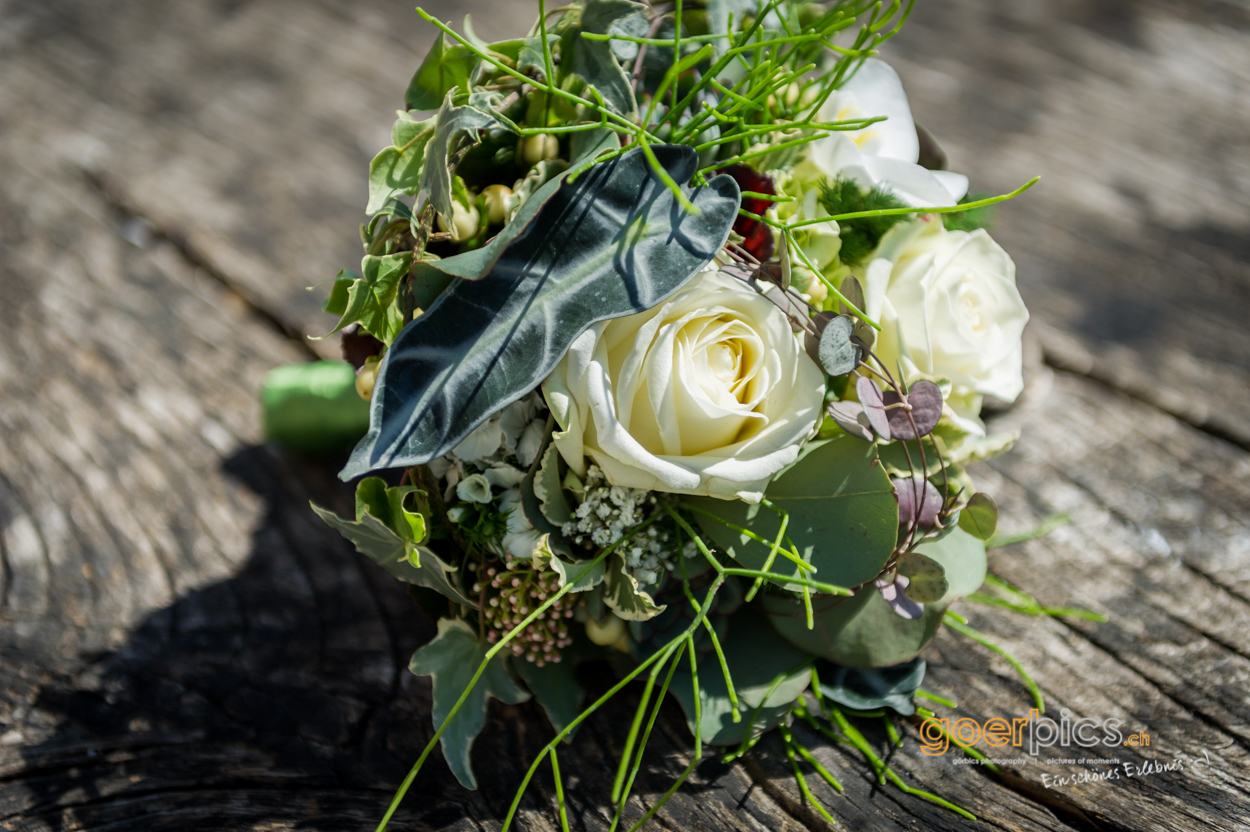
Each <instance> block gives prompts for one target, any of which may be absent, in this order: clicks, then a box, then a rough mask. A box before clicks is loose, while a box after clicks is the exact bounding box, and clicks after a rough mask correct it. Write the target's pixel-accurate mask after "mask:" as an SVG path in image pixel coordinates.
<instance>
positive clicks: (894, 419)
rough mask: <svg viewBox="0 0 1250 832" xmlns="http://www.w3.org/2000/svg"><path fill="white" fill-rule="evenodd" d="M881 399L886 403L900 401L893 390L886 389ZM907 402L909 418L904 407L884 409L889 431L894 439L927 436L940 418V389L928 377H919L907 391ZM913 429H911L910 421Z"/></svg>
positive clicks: (907, 439) (911, 438) (890, 403)
mask: <svg viewBox="0 0 1250 832" xmlns="http://www.w3.org/2000/svg"><path fill="white" fill-rule="evenodd" d="M883 400H884V402H885V404H886V405H892V404H898V403H899V402H901V401H902V399H901V398H899V395H898V394H897V393H895V392H894V391H893V390H887V391H886V393H885V394H884V397H883ZM907 403H908V404H909V405H911V411H910V413H911V418H910V419H909V418H908V412H909V411H907V410H906V409H905V408H902V407H897V408H894V409H893V410H888V411H886V412H887V413H888V414H889V418H890V433H891V435H892V436H893V437H894V438H895V439H903V440H906V441H911V440H913V439H916V438H917V437H918V436H928V435H929V434H930V433H931V432H932V431H933V429H934V428H935V427H937V423H938V419H940V418H942V391H941V390H940V389H939V388H938V386H937V385H936V384H934V383H933V382H931V381H929V380H928V379H921V380H920V381H917V382H916V383H915V384H913V385H912V386H911V389H910V390H908V391H907ZM913 422H914V423H915V429H914V430H913V429H912V423H913Z"/></svg>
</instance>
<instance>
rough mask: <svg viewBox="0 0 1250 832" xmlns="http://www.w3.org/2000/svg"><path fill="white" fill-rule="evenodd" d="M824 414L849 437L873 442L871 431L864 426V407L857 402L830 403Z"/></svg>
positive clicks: (865, 419) (865, 420)
mask: <svg viewBox="0 0 1250 832" xmlns="http://www.w3.org/2000/svg"><path fill="white" fill-rule="evenodd" d="M825 412H827V413H828V414H829V415H830V417H832V418H833V421H835V422H837V424H838V427H840V428H842V430H844V431H846V432H847V433H849V434H850V435H851V436H855V437H858V438H860V439H863V440H864V441H866V442H871V441H872V440H873V434H872V429H871V428H869V427H868V426H867V425H866V424H865V423H866V422H867V421H868V420H867V418H865V417H864V406H863V405H862V404H860V403H859V402H830V403H829V404H828V406H827V407H826V408H825Z"/></svg>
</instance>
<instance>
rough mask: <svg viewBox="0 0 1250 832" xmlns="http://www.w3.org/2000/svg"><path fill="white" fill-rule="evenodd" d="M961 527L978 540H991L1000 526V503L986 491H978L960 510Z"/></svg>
mask: <svg viewBox="0 0 1250 832" xmlns="http://www.w3.org/2000/svg"><path fill="white" fill-rule="evenodd" d="M959 528H961V529H963V530H964V531H966V532H967V533H968V534H970V535H972V536H973V537H975V538H976V539H977V540H989V539H990V538H991V537H993V536H994V531H995V530H996V529H997V528H998V503H996V502H994V498H993V497H991V496H990V495H989V494H986V493H985V492H984V491H978V492H977V493H976V494H973V495H972V498H971V499H970V500H968V505H966V506H964V509H963V511H961V512H959Z"/></svg>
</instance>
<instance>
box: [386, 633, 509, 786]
mask: <svg viewBox="0 0 1250 832" xmlns="http://www.w3.org/2000/svg"><path fill="white" fill-rule="evenodd" d="M489 647H490V645H488V644H482V643H480V642H479V641H478V640H477V635H476V634H474V632H473V631H472V630H471V629H469V625H468V624H466V623H464V622H463V621H461V620H460V619H450V618H444V619H442V620H440V621H439V622H438V635H437V636H435V637H434V640H433V641H431V642H430V643H429V644H427V645H425V646H424V647H422V648H421V649H420V650H418V651H417V652H415V653H413V654H412V661H411V662H409V663H408V669H409V670H410V671H411V672H412V673H413V674H414V675H416V676H430V677H432V679H431V681H432V683H433V685H432V686H433V688H434V709H433V710H434V727H435V728H436V729H437V728H438V726H439V725H442V724H443V720H444V719H446V718H447V715H448V714H449V713H451V709H452V707H453V706H455V704H456V700H458V699H459V698H460V696H461V694H463V693H464V691H465V689H466V688H467V687H468V686H469V681H470V680H471V679H472V678H473V674H474V673H476V672H477V669H478V666H479V665H481V663H482V660H483V659H484V658H486V652H487V650H488V648H489ZM487 695H490V696H493V697H495V698H496V699H499V700H502V701H504V702H507V703H508V704H510V705H516V704H519V703H521V702H524V701H525V700H527V699H529V694H528V693H526V692H525V691H523V690H521V688H519V687H517V685H516V683H515V682H513V681H512V677H510V676H509V675H508V667H507V665H506V664H505V663H504V657H503V656H502V655H498V656H495V657H494V658H493V659H491V661H490V664H488V665H487V666H486V671H485V672H484V673H483V674H482V678H480V679H478V681H477V684H476V685H474V686H473V690H472V691H470V692H469V696H468V698H467V699H466V700H465V702H464V704H463V705H461V706H460V710H459V711H457V712H456V715H455V717H453V718H452V720H451V723H450V724H449V725H448V726H447V730H446V731H444V732H443V736H442V738H441V740H440V743H441V745H442V748H443V757H444V758H445V759H446V760H447V766H448V767H449V768H450V769H451V771H452V774H455V775H456V779H457V780H459V781H460V785H462V786H464V787H465V788H466V789H476V788H477V779H476V778H475V777H474V776H473V767H472V765H471V764H470V762H469V750H470V749H471V748H472V747H473V740H475V739H476V738H477V735H478V734H479V733H481V731H482V727H483V726H484V725H486V697H487Z"/></svg>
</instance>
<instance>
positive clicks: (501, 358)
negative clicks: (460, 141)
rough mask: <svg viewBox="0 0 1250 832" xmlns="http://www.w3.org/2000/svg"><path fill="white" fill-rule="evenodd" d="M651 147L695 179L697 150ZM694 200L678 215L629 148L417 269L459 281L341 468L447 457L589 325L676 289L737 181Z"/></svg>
mask: <svg viewBox="0 0 1250 832" xmlns="http://www.w3.org/2000/svg"><path fill="white" fill-rule="evenodd" d="M440 129H441V127H440ZM654 152H655V154H656V156H657V157H658V158H659V159H660V160H661V162H662V164H663V165H664V167H665V169H666V171H668V175H671V176H672V177H674V178H676V179H678V180H680V181H687V180H689V179H690V177H691V176H692V175H693V174H694V172H695V167H696V165H697V161H696V155H695V152H694V151H693V150H692V149H690V148H687V147H667V146H660V147H656V148H655V149H654ZM690 198H691V199H692V200H693V202H694V204H695V205H697V206H698V207H699V211H700V213H699V214H698V215H694V214H691V213H689V212H687V211H683V210H681V209H680V207H679V206H678V205H677V204H676V199H675V197H674V196H673V194H672V193H671V192H670V191H669V190H668V189H667V187H666V186H665V185H664V184H663V182H661V181H660V179H659V178H658V177H657V176H655V174H654V173H653V171H652V170H651V169H650V166H649V165H648V163H647V160H646V157H645V156H644V154H643V153H641V152H640V151H632V152H631V153H628V154H625V155H623V156H620V157H618V158H617V159H614V160H612V161H611V162H607V163H604V164H599V165H595V166H594V167H593V168H591V169H590V170H588V171H586V172H585V173H583V174H582V175H581V176H580V177H579V178H578V179H577V181H576V182H575V183H571V184H570V183H566V182H565V181H564V180H563V179H561V178H557V179H553V180H552V181H551V182H548V183H547V184H546V185H544V186H543V187H542V188H540V189H539V191H538V192H537V193H535V195H534V196H532V197H531V198H530V199H529V200H528V201H527V202H526V203H525V205H523V206H522V207H521V211H520V212H519V213H518V214H517V216H516V217H514V218H513V221H512V222H511V223H510V224H509V226H508V227H507V228H505V231H504V232H501V233H500V234H499V236H497V237H496V238H495V239H494V240H493V241H491V242H490V243H488V244H487V245H486V246H483V247H482V248H481V249H477V250H476V251H471V252H468V253H467V254H464V255H458V256H456V257H451V258H447V259H445V260H440V261H437V262H435V263H427V264H424V265H425V266H427V267H429V268H436V269H439V270H442V271H446V272H447V273H449V274H454V275H456V276H458V277H464V278H467V279H465V280H460V281H456V282H454V283H453V284H452V286H451V287H450V288H449V289H448V290H447V291H446V292H444V293H443V294H442V295H441V296H440V297H439V299H438V300H437V301H436V302H435V303H434V305H433V306H431V308H430V309H428V310H427V314H424V315H421V316H420V317H418V318H417V319H416V320H414V321H412V322H411V323H410V324H408V325H407V327H405V329H404V330H403V332H402V334H400V336H399V337H398V338H396V339H395V343H394V344H393V345H392V348H391V350H390V351H389V352H388V353H387V356H386V359H385V360H384V361H383V363H382V367H381V370H380V372H379V374H378V380H377V384H376V386H375V387H374V392H373V398H372V402H371V422H370V427H369V433H368V434H367V435H366V436H365V438H364V439H363V440H362V441H361V443H360V445H358V446H357V448H356V450H355V452H354V453H353V454H352V458H351V460H350V461H349V462H348V464H347V466H346V467H345V468H344V469H343V472H342V473H341V474H340V476H342V477H343V478H344V479H350V478H352V477H355V476H359V475H360V474H363V473H367V472H368V471H372V470H376V469H378V468H389V467H397V466H401V465H417V464H421V463H424V462H427V461H429V460H431V459H433V458H435V457H437V456H440V455H442V454H444V453H446V452H447V451H448V450H450V449H451V448H454V447H455V446H456V445H457V444H459V443H460V441H461V440H463V439H464V437H466V436H467V435H468V434H469V433H470V432H471V431H472V430H473V429H474V428H475V427H477V426H478V425H479V424H481V423H482V422H483V421H484V420H485V419H487V418H488V417H489V416H490V415H491V414H492V413H494V412H496V411H498V410H499V408H500V407H502V406H504V405H506V404H507V403H509V402H512V401H515V400H516V399H517V398H519V397H520V396H522V395H524V394H525V393H526V392H528V391H530V390H532V389H534V388H535V387H536V386H538V384H539V383H540V382H541V381H542V380H543V379H544V378H546V377H547V375H548V374H549V373H550V372H551V370H552V368H554V367H555V365H556V363H557V362H558V361H559V360H560V359H561V358H562V357H563V355H564V353H565V351H566V350H567V349H568V347H569V345H570V344H571V343H572V342H573V339H574V338H576V337H577V336H578V335H580V334H581V333H582V332H583V331H584V330H585V329H586V327H588V326H590V325H591V324H592V323H594V322H595V321H601V320H605V319H608V318H615V317H620V316H623V315H628V314H632V313H635V312H640V311H642V310H644V309H649V308H651V307H652V306H654V305H655V304H656V303H659V302H660V301H661V300H663V299H664V298H666V297H668V296H669V295H671V294H672V293H673V292H675V291H676V290H677V289H679V288H680V287H681V286H682V285H684V284H685V283H686V281H688V280H689V279H690V278H691V277H693V276H694V274H695V273H696V272H697V271H698V270H699V269H700V268H702V266H703V265H704V264H705V263H707V262H708V260H710V259H711V258H712V256H713V255H714V254H715V253H716V251H718V250H719V249H720V247H721V246H722V245H724V242H725V240H726V238H727V237H728V234H729V228H730V226H731V225H732V223H733V218H734V215H735V213H736V211H737V206H738V188H737V186H736V185H735V184H734V182H733V180H731V179H730V178H729V177H720V176H718V177H716V178H714V179H712V180H711V182H709V184H708V185H707V186H706V187H700V188H696V189H694V190H692V191H690ZM605 241H606V242H607V244H606V245H605ZM592 287H593V288H592Z"/></svg>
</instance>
